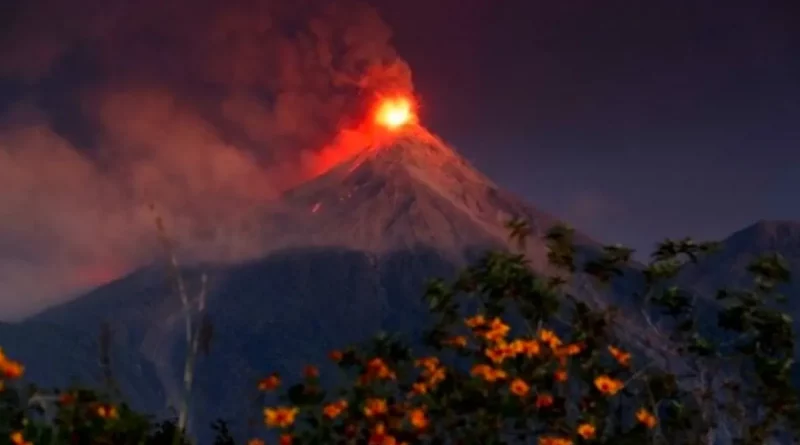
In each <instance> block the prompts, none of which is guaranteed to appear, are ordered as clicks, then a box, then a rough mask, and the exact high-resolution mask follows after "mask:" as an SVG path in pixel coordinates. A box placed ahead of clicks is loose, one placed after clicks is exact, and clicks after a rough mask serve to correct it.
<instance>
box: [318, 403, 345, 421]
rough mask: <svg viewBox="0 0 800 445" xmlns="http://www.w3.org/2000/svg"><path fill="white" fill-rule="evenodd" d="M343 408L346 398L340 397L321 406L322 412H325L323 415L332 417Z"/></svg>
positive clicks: (337, 414)
mask: <svg viewBox="0 0 800 445" xmlns="http://www.w3.org/2000/svg"><path fill="white" fill-rule="evenodd" d="M345 409H347V400H344V399H342V400H338V401H336V402H333V403H329V404H327V405H325V407H324V408H322V412H323V414H325V417H327V418H329V419H334V418H336V417H338V416H339V414H341V413H342V411H344V410H345Z"/></svg>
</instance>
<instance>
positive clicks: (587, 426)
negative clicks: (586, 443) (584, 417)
mask: <svg viewBox="0 0 800 445" xmlns="http://www.w3.org/2000/svg"><path fill="white" fill-rule="evenodd" d="M595 434H597V430H596V429H595V427H594V425H592V424H591V423H582V424H580V425H578V435H579V436H581V437H583V438H584V439H585V440H589V439H593V438H594V436H595Z"/></svg>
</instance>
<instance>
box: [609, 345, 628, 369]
mask: <svg viewBox="0 0 800 445" xmlns="http://www.w3.org/2000/svg"><path fill="white" fill-rule="evenodd" d="M608 352H610V353H611V356H612V357H614V359H615V360H616V361H617V363H619V364H620V365H622V366H625V367H627V366H630V364H631V354H630V353H629V352H625V351H623V350H622V349H618V348H615V347H614V346H609V347H608Z"/></svg>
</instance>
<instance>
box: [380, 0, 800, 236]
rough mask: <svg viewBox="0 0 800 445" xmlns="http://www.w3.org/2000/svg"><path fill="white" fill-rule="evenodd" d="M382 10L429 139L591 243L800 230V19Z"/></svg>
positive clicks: (606, 8) (460, 5)
mask: <svg viewBox="0 0 800 445" xmlns="http://www.w3.org/2000/svg"><path fill="white" fill-rule="evenodd" d="M417 4H418V5H419V7H420V8H423V6H422V5H429V6H427V9H426V13H425V14H421V13H419V10H418V9H416V8H415V7H414V5H417ZM430 5H434V6H430ZM380 7H381V10H382V11H383V14H384V17H385V19H386V20H387V21H388V22H389V23H390V24H391V25H392V26H393V28H394V29H395V32H396V34H395V42H396V46H397V48H398V50H399V52H400V53H401V54H403V56H404V57H405V58H406V59H407V60H408V61H409V64H410V65H411V66H412V67H413V70H414V80H415V84H416V87H417V90H418V91H419V92H420V95H421V96H422V97H423V99H424V103H425V105H426V109H425V110H424V113H425V116H424V118H423V119H424V120H425V122H427V123H428V124H429V125H430V127H432V128H433V129H435V130H436V131H438V132H439V133H440V134H442V135H443V136H444V137H446V138H447V139H448V140H449V141H451V142H452V143H453V144H454V145H455V146H456V147H457V148H458V149H459V150H460V151H461V152H462V153H463V154H464V155H465V156H467V157H468V158H469V159H470V160H472V161H473V162H474V163H475V164H476V165H477V166H478V167H479V168H481V169H482V170H483V171H484V172H485V173H487V174H488V175H490V176H491V177H492V178H493V179H495V180H496V181H497V182H499V183H500V184H502V185H504V186H506V187H508V188H510V189H511V190H513V191H515V192H517V193H519V194H520V195H522V196H524V197H525V198H527V199H528V200H530V201H531V202H532V203H534V204H536V205H538V206H539V207H541V208H543V209H545V210H548V211H550V212H552V213H554V214H556V215H559V216H563V217H565V218H567V219H569V220H570V221H572V222H573V223H574V225H576V226H577V227H580V228H581V229H583V230H585V231H587V232H589V233H590V234H592V235H594V236H596V237H597V238H599V239H601V240H604V241H608V242H622V243H625V244H628V245H631V246H634V247H636V248H637V249H640V250H643V251H647V250H649V248H650V247H651V246H652V244H653V243H654V242H655V241H656V240H658V239H660V238H662V237H665V236H672V237H675V236H684V235H691V236H695V237H700V238H719V237H723V236H726V235H728V234H729V233H731V232H732V231H735V230H738V229H740V228H743V227H745V226H747V225H749V224H751V223H753V222H755V221H757V220H759V219H794V220H800V197H799V196H798V190H800V26H798V25H797V24H798V23H800V22H799V21H800V5H798V4H797V3H796V2H783V3H780V2H770V1H739V0H734V1H726V2H712V1H696V0H692V1H658V2H653V1H647V2H635V1H616V0H612V1H601V2H599V1H566V2H538V1H536V2H534V1H517V0H510V1H497V2H495V1H480V0H472V1H458V0H453V1H451V0H445V1H437V2H430V1H429V2H425V1H418V2H417V1H412V2H385V4H384V3H381V6H380Z"/></svg>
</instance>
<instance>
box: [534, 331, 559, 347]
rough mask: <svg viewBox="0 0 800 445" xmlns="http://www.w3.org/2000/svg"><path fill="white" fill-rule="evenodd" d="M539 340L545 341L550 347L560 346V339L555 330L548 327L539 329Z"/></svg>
mask: <svg viewBox="0 0 800 445" xmlns="http://www.w3.org/2000/svg"><path fill="white" fill-rule="evenodd" d="M539 340H541V341H543V342H544V343H547V345H548V346H550V349H556V348H558V347H559V346H561V339H560V338H558V335H556V333H555V332H553V331H551V330H549V329H542V330H541V331H539Z"/></svg>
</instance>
